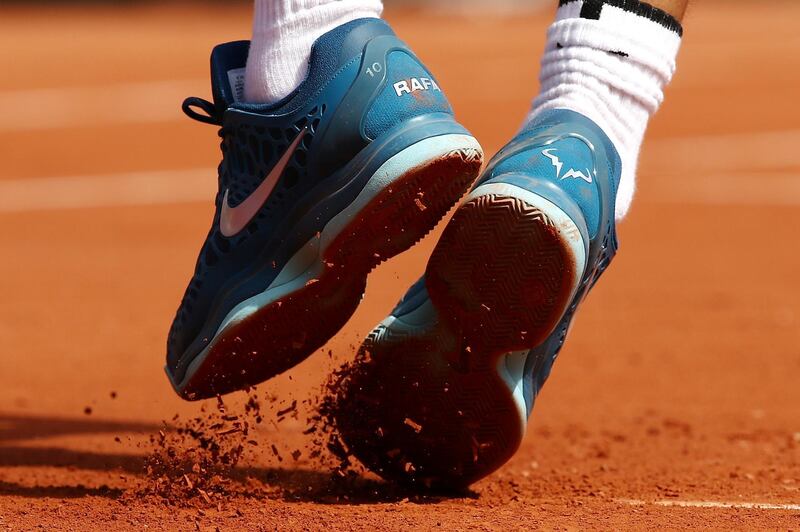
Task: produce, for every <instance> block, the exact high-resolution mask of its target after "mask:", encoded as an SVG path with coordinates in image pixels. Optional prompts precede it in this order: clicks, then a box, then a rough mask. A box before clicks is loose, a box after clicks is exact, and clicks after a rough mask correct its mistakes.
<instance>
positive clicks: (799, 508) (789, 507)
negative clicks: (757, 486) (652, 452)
mask: <svg viewBox="0 0 800 532" xmlns="http://www.w3.org/2000/svg"><path fill="white" fill-rule="evenodd" d="M615 500H616V501H617V502H620V503H623V504H628V505H630V506H647V505H648V504H650V505H654V506H664V507H678V508H725V509H740V510H781V511H790V512H800V504H776V503H768V502H723V501H677V500H668V499H665V500H658V501H652V502H647V501H642V500H638V499H615Z"/></svg>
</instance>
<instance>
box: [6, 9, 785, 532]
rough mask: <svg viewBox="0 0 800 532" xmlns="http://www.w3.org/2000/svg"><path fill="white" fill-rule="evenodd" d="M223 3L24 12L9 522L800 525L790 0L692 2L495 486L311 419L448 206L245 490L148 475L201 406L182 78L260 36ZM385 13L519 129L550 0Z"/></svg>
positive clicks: (464, 87)
mask: <svg viewBox="0 0 800 532" xmlns="http://www.w3.org/2000/svg"><path fill="white" fill-rule="evenodd" d="M219 4H222V3H219ZM215 6H217V4H213V5H211V4H203V5H202V6H201V7H196V6H192V5H191V4H187V5H186V6H185V7H181V6H175V5H172V6H161V5H158V4H151V5H145V6H139V7H137V6H128V7H118V8H112V7H104V6H102V5H95V6H91V7H81V8H74V7H52V6H49V7H41V6H39V7H25V6H24V4H21V5H18V6H15V7H7V6H4V7H2V8H0V47H1V48H2V49H3V50H4V52H3V54H2V58H0V67H1V68H0V70H2V72H3V75H2V77H0V155H1V156H2V157H1V158H0V160H2V169H0V248H1V249H2V250H3V260H2V261H0V279H2V281H1V282H0V286H2V297H0V346H2V355H0V530H5V529H9V530H29V529H35V528H36V527H37V526H39V525H42V526H43V527H44V528H47V529H53V530H94V529H97V530H110V529H126V530H127V529H130V530H142V529H145V528H147V529H150V530H161V529H170V530H195V529H200V530H214V529H215V528H218V529H219V530H259V529H265V530H271V529H314V530H316V529H327V530H340V529H341V530H347V529H354V528H360V529H372V530H383V529H387V530H388V529H398V528H402V529H436V528H439V527H441V529H456V528H475V529H479V530H507V529H532V528H533V529H535V528H545V529H591V528H600V529H620V528H626V529H627V528H633V529H654V528H656V527H658V528H689V527H703V528H714V529H717V528H735V529H754V528H769V529H800V386H798V380H799V378H800V284H798V272H800V251H798V247H797V228H798V227H799V226H800V106H798V104H797V95H798V90H800V89H798V86H800V75H799V74H798V72H800V34H798V32H797V24H796V21H797V20H798V17H800V3H798V2H794V1H787V2H754V1H750V2H731V1H727V0H726V1H721V0H720V1H711V0H705V1H702V2H700V5H699V6H697V7H696V8H695V9H693V10H692V11H690V14H689V18H688V21H687V22H686V28H687V35H686V39H685V42H684V48H683V50H682V52H681V56H680V58H679V70H678V75H677V77H676V79H675V81H674V83H673V85H672V86H671V87H670V88H669V90H668V91H667V99H666V103H665V105H664V106H663V108H662V110H661V111H660V112H659V114H658V115H657V117H656V118H655V120H654V121H653V123H652V127H651V129H650V131H649V135H648V138H647V141H646V143H645V148H644V152H643V156H642V161H641V168H640V178H639V185H640V186H639V193H638V195H637V200H636V202H635V204H634V208H633V210H632V213H631V214H630V216H629V218H628V219H626V220H625V222H624V224H623V225H622V226H621V228H620V239H621V253H620V255H619V256H618V258H617V260H616V261H615V263H614V265H613V266H612V267H611V269H610V270H609V272H608V273H607V274H606V276H605V277H604V278H603V280H602V281H601V282H600V283H599V285H598V286H597V288H596V289H595V290H594V291H593V293H592V294H591V296H590V297H589V299H588V301H587V302H586V304H585V305H584V308H583V311H582V312H581V314H580V317H579V319H578V320H577V324H576V326H575V327H574V330H573V332H572V334H571V337H570V339H569V341H568V343H567V347H566V348H565V350H564V351H563V352H562V355H561V357H560V359H559V362H558V364H557V365H556V370H555V372H554V375H553V377H552V378H551V380H550V381H549V383H548V385H547V387H546V388H545V390H544V393H543V394H542V395H541V396H540V398H539V400H538V402H537V407H536V410H535V411H534V416H533V420H532V425H531V427H530V430H529V432H528V435H527V439H526V440H525V442H524V444H523V448H522V449H521V450H520V451H519V453H518V454H517V456H516V457H515V458H514V459H513V460H512V461H511V462H510V463H509V464H507V465H506V466H505V467H504V468H503V469H501V470H500V471H499V472H498V473H496V474H495V475H493V476H491V477H490V478H488V479H485V480H483V481H482V482H480V483H478V484H477V485H475V486H474V491H473V492H472V493H469V494H465V495H464V496H458V497H432V496H428V497H420V496H416V495H414V494H413V493H404V492H402V491H399V490H397V489H394V488H392V487H390V486H387V485H385V484H383V483H381V482H380V481H378V480H377V479H374V478H370V477H367V478H365V479H364V480H363V481H360V482H357V483H355V484H353V485H352V486H351V487H350V488H347V489H344V488H343V487H342V486H341V485H340V484H338V483H336V482H334V481H333V480H331V474H330V472H329V470H328V469H327V468H326V467H324V466H323V465H321V464H320V461H319V460H318V459H313V460H312V459H310V458H309V456H310V455H312V453H313V451H314V446H315V444H314V443H313V442H312V441H311V439H310V437H309V436H307V435H304V434H303V432H304V430H305V429H306V427H307V424H306V421H305V416H306V412H305V411H304V410H303V409H304V408H305V406H304V403H303V401H305V400H307V399H309V398H312V399H313V398H314V396H316V395H317V394H318V389H319V387H320V385H321V384H322V382H323V381H324V380H325V378H326V375H327V374H328V372H329V371H330V370H331V369H332V368H334V367H335V366H336V365H337V364H338V363H340V362H342V361H344V360H347V359H348V358H349V357H352V356H353V354H354V350H355V345H357V344H358V343H359V342H360V339H361V338H362V337H363V336H364V335H365V334H366V333H367V332H368V331H369V330H370V329H371V327H372V326H373V325H374V324H375V323H377V321H379V320H380V319H381V318H383V316H384V315H385V314H386V313H387V312H388V311H389V310H390V309H391V307H392V306H393V305H394V303H395V302H396V300H397V299H398V298H399V297H400V296H401V294H402V293H403V292H404V290H405V288H406V287H407V286H408V285H409V283H410V282H412V281H413V280H414V279H416V276H417V275H418V274H419V273H420V272H422V270H423V268H424V264H425V260H426V258H427V256H428V254H429V252H430V250H431V249H432V246H433V243H434V242H435V238H436V237H437V236H438V234H439V233H440V232H441V226H440V227H439V229H438V230H437V231H436V232H435V233H434V234H433V235H432V236H430V237H429V238H428V239H426V240H425V241H424V242H423V243H422V244H421V245H419V246H417V247H416V248H414V249H413V250H412V251H410V252H408V253H406V254H404V255H401V256H400V257H398V258H396V259H394V260H392V261H390V262H388V263H386V264H384V265H383V266H381V267H380V268H378V269H377V270H376V271H375V272H374V273H373V275H372V276H371V278H370V282H369V285H368V290H367V294H366V298H365V299H364V302H363V304H362V305H361V307H360V308H359V310H358V312H357V313H356V315H355V316H354V317H353V319H352V320H351V321H350V322H349V324H348V325H347V326H346V327H345V329H344V330H343V331H341V333H340V334H339V335H338V336H337V337H336V338H334V339H333V340H331V342H330V343H329V345H328V346H326V347H325V349H324V350H323V351H324V352H319V353H317V354H315V355H314V356H313V357H312V358H311V359H309V360H308V361H307V362H305V363H304V364H302V365H301V366H299V367H297V368H295V369H294V370H293V371H291V372H290V373H288V374H285V375H282V376H281V377H279V378H277V379H275V380H274V381H272V382H270V383H268V384H266V385H262V386H261V387H260V388H259V390H258V392H257V393H258V394H260V396H261V397H266V396H267V395H268V394H269V395H271V396H276V397H277V398H278V399H277V400H276V401H275V402H273V403H271V404H270V406H269V408H271V409H272V410H271V411H269V412H267V414H266V417H268V418H269V419H268V420H267V421H265V422H264V423H263V424H261V425H259V426H258V429H257V430H256V431H255V433H254V436H253V437H254V438H255V439H256V440H257V441H258V443H259V446H258V447H255V446H254V451H253V452H252V453H250V454H248V455H247V456H246V457H245V459H243V460H242V462H241V463H240V465H239V467H238V468H237V470H236V471H234V472H233V474H232V477H231V480H230V488H229V494H228V495H226V496H225V497H219V496H216V497H215V496H214V494H212V497H211V500H210V501H206V500H205V499H204V498H203V497H201V496H200V495H197V494H195V495H196V496H194V497H190V498H187V499H186V500H185V501H178V503H176V504H173V505H168V504H166V503H164V502H163V501H162V500H160V499H159V498H158V497H156V496H152V495H146V494H143V491H142V490H143V489H144V490H145V491H146V488H147V485H148V482H150V480H149V479H148V478H147V477H146V476H145V475H144V473H143V470H144V458H145V456H147V455H148V454H149V453H150V452H151V448H152V445H151V444H150V443H149V438H150V436H152V435H157V434H158V431H159V430H160V429H161V428H162V427H163V425H162V420H166V421H167V422H168V423H169V425H170V427H172V428H174V426H175V424H174V423H172V422H171V421H170V420H172V418H173V416H174V415H175V414H180V416H181V417H180V418H179V419H185V418H187V417H193V416H197V415H199V414H200V410H199V409H200V407H201V405H199V404H187V403H183V402H182V401H181V400H179V399H178V398H177V396H176V395H174V393H173V392H172V390H171V389H170V387H169V385H168V383H167V380H166V378H165V376H164V374H163V372H162V369H161V367H162V360H163V356H164V345H165V336H166V332H167V328H168V326H169V323H170V321H171V319H172V316H173V313H174V311H175V307H176V305H177V303H178V300H179V298H180V296H181V294H182V292H183V288H184V286H185V282H186V281H187V279H188V277H189V275H190V272H191V270H192V268H193V265H194V260H195V256H196V255H195V253H196V251H197V249H198V247H199V245H200V243H201V241H202V239H203V237H204V235H205V233H206V231H207V228H208V223H209V219H210V217H211V213H212V204H211V199H212V195H213V191H214V187H215V186H216V175H215V171H214V168H215V166H216V164H217V157H218V151H217V142H218V139H217V137H216V132H215V130H214V128H213V127H211V126H203V125H201V124H197V123H194V122H192V121H190V120H188V119H187V118H185V117H183V115H182V114H181V113H180V111H179V105H180V101H181V99H182V98H183V97H184V96H188V95H197V96H204V97H208V95H209V86H208V78H207V56H208V52H209V51H210V48H211V46H213V45H214V44H215V43H218V42H222V41H225V40H233V39H237V38H246V37H247V36H248V35H249V27H250V12H249V6H247V5H239V4H237V5H236V6H234V7H224V6H221V5H220V6H218V7H215ZM42 15H45V16H42ZM387 17H388V19H389V20H390V21H391V22H392V23H393V24H394V25H395V28H396V30H397V31H398V32H399V33H400V35H401V36H402V37H404V38H405V39H406V40H407V41H409V42H410V43H411V44H412V46H413V47H414V48H415V49H416V50H417V52H418V53H419V54H420V55H421V56H422V58H423V59H424V60H425V61H426V62H427V63H428V65H429V66H430V67H431V68H432V69H433V71H434V72H435V73H436V75H437V77H438V78H439V81H440V84H441V85H442V86H443V87H444V88H445V89H446V90H448V94H449V96H450V99H451V101H452V103H453V105H454V107H455V108H456V111H457V115H458V116H459V117H460V119H461V121H462V122H463V123H464V124H465V125H466V126H467V127H468V128H469V129H470V130H472V131H473V133H475V134H476V136H477V137H478V138H479V139H480V140H481V142H482V143H483V145H484V148H485V149H486V151H487V153H488V154H491V153H493V152H494V151H495V150H497V149H498V148H499V147H500V146H501V145H502V144H503V143H504V141H505V140H507V139H508V138H509V137H510V136H511V135H512V134H513V132H514V131H515V128H516V127H517V126H518V123H519V121H520V120H521V119H522V117H523V115H524V113H525V111H526V109H527V106H528V101H529V98H530V96H531V95H533V94H534V92H535V91H536V87H537V83H536V75H537V69H538V56H539V54H540V52H541V49H542V46H543V41H544V31H545V28H546V26H547V24H548V22H549V20H550V17H551V13H550V9H546V10H544V11H537V12H532V13H524V14H519V13H518V14H514V13H510V14H509V13H507V14H503V15H484V14H477V13H476V12H475V11H474V10H473V11H472V12H471V13H465V14H459V15H458V16H447V15H444V14H442V13H441V12H439V13H436V12H434V13H426V12H422V11H411V10H398V9H394V10H389V11H388V13H387ZM328 351H331V352H332V357H329V356H328ZM112 395H113V396H114V397H112ZM243 400H244V396H243V395H240V396H239V397H237V396H234V397H232V398H230V399H228V400H227V402H228V409H229V411H237V409H241V406H240V405H241V403H243ZM295 400H296V401H298V403H299V404H300V407H299V410H300V413H299V415H298V416H297V419H292V418H291V416H289V417H288V418H287V419H284V420H282V421H281V422H278V418H277V411H278V410H280V409H283V408H286V407H287V406H288V407H290V405H291V403H292V401H295ZM267 403H269V402H268V401H266V400H265V404H267ZM206 408H207V409H208V408H210V409H211V410H213V409H214V402H213V401H212V402H211V403H210V406H207V407H206ZM170 427H167V428H165V429H164V430H165V431H167V432H169V431H170V430H172V429H171V428H170ZM115 438H117V439H118V440H119V441H116V440H115ZM272 445H275V452H273V450H272V447H271V446H272ZM258 449H263V451H259V450H258ZM297 450H299V451H301V454H300V455H299V456H298V457H297V459H295V458H293V457H292V455H291V453H292V452H293V451H297ZM276 454H277V455H280V456H281V459H280V460H279V459H278V457H277V456H276ZM296 456H297V455H296ZM323 456H324V455H323Z"/></svg>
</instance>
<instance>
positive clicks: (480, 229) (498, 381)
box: [334, 110, 620, 489]
mask: <svg viewBox="0 0 800 532" xmlns="http://www.w3.org/2000/svg"><path fill="white" fill-rule="evenodd" d="M619 175H620V160H619V157H618V155H617V152H616V150H615V149H614V147H613V145H612V144H611V142H610V141H609V139H608V138H607V137H606V135H605V134H604V133H603V132H602V131H601V130H600V128H599V127H598V126H596V125H595V124H594V123H593V122H592V121H590V120H589V119H587V118H586V117H584V116H583V115H580V114H578V113H575V112H572V111H568V110H555V111H550V112H547V113H544V114H542V115H540V116H539V117H538V118H536V119H535V120H534V121H533V122H532V123H531V124H529V125H528V126H526V128H525V129H524V130H523V131H521V132H520V133H519V134H518V135H517V137H516V138H514V139H513V140H512V141H511V142H510V143H509V144H508V145H507V146H505V147H504V148H503V149H502V150H501V151H500V152H499V153H498V154H497V155H496V156H495V157H494V158H493V159H492V161H490V163H489V165H488V167H487V169H486V170H485V171H484V173H483V175H482V177H481V178H480V179H479V181H478V182H477V183H476V185H475V186H474V187H473V188H472V190H471V192H470V193H469V194H468V195H467V197H466V199H465V200H464V201H463V202H462V203H461V205H460V207H459V208H458V209H457V210H456V213H455V215H454V216H453V218H452V220H451V221H450V223H449V224H448V226H447V227H446V229H445V231H444V233H443V235H442V237H441V240H440V241H439V243H438V244H437V246H436V248H435V250H434V252H433V255H432V256H431V258H430V260H429V262H428V266H427V269H426V272H425V276H424V278H423V279H421V280H420V281H419V282H417V283H416V284H415V285H414V286H413V287H412V288H411V289H410V290H409V291H408V293H407V294H406V296H405V297H404V298H403V300H402V301H401V302H400V303H399V304H398V306H397V308H395V309H394V310H393V311H392V313H391V315H390V316H389V317H388V318H386V319H385V320H384V321H383V322H381V323H380V324H379V325H378V327H377V328H376V329H375V330H374V331H373V332H372V333H371V334H370V335H369V336H368V338H367V339H366V341H365V342H364V344H363V346H362V348H361V351H360V354H359V356H358V357H357V359H356V362H355V363H353V364H352V365H351V366H350V367H349V368H348V369H347V370H346V371H343V372H342V375H343V377H342V378H341V381H340V382H338V383H337V387H336V389H337V392H338V395H337V396H336V401H334V402H335V404H336V407H335V412H334V418H335V421H336V423H335V424H336V428H337V430H338V432H339V434H340V436H341V438H342V439H343V441H344V443H345V445H346V446H347V447H348V448H349V449H350V450H351V451H352V452H353V454H354V455H355V456H357V457H358V458H359V460H361V461H362V462H363V463H364V464H365V465H366V466H367V467H369V468H370V469H372V470H373V471H375V472H376V473H378V474H380V475H382V476H383V477H385V478H387V479H391V480H395V481H399V482H401V483H405V484H411V485H414V486H418V487H429V488H437V487H438V488H448V489H452V488H463V487H465V486H468V485H469V484H471V483H473V482H475V481H476V480H478V479H480V478H482V477H484V476H486V475H488V474H489V473H491V472H492V471H494V470H496V469H497V468H498V467H500V466H501V465H502V464H504V463H505V462H506V461H507V460H508V459H509V458H510V457H511V456H512V455H513V454H514V452H515V451H516V450H517V448H518V447H519V445H520V443H521V441H522V438H523V435H524V433H525V429H526V424H527V421H528V417H529V416H530V413H531V409H532V408H533V403H534V399H535V398H536V395H537V393H538V392H539V390H540V389H541V387H542V385H543V384H544V381H545V380H546V379H547V376H548V375H549V374H550V370H551V367H552V365H553V362H554V360H555V358H556V356H557V355H558V352H559V350H560V349H561V346H562V344H563V342H564V339H565V337H566V334H567V330H568V329H569V325H570V321H571V320H572V317H573V316H574V314H575V311H576V309H577V307H578V305H579V304H580V302H581V301H582V300H583V299H584V297H586V295H587V293H588V292H589V290H590V289H591V287H592V286H593V284H594V283H595V282H596V281H597V279H598V278H599V277H600V275H601V274H602V273H603V271H604V270H605V269H606V267H607V266H608V264H609V262H610V261H611V259H612V257H613V256H614V253H615V252H616V249H617V239H616V236H615V220H614V204H615V198H616V189H617V183H618V179H619Z"/></svg>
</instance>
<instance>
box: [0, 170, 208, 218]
mask: <svg viewBox="0 0 800 532" xmlns="http://www.w3.org/2000/svg"><path fill="white" fill-rule="evenodd" d="M216 191H217V170H216V169H214V168H197V169H191V170H174V171H159V172H133V173H125V174H111V175H96V176H76V177H42V178H30V179H13V180H0V213H10V212H31V211H49V210H58V209H82V208H87V207H113V206H125V205H155V204H168V203H187V202H209V203H210V202H211V201H212V200H213V198H214V195H215V194H216Z"/></svg>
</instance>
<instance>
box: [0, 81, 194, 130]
mask: <svg viewBox="0 0 800 532" xmlns="http://www.w3.org/2000/svg"><path fill="white" fill-rule="evenodd" d="M209 92H210V88H209V82H208V80H170V81H143V82H136V83H120V84H114V85H105V86H95V87H62V88H53V89H25V90H10V91H0V117H2V118H0V132H11V131H42V130H48V129H65V128H71V127H85V126H107V125H114V124H142V123H144V124H147V123H158V122H170V121H175V120H180V119H182V117H183V113H182V112H181V109H180V107H181V103H182V102H183V99H184V98H186V97H187V96H191V95H201V96H202V95H205V94H207V93H209Z"/></svg>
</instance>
